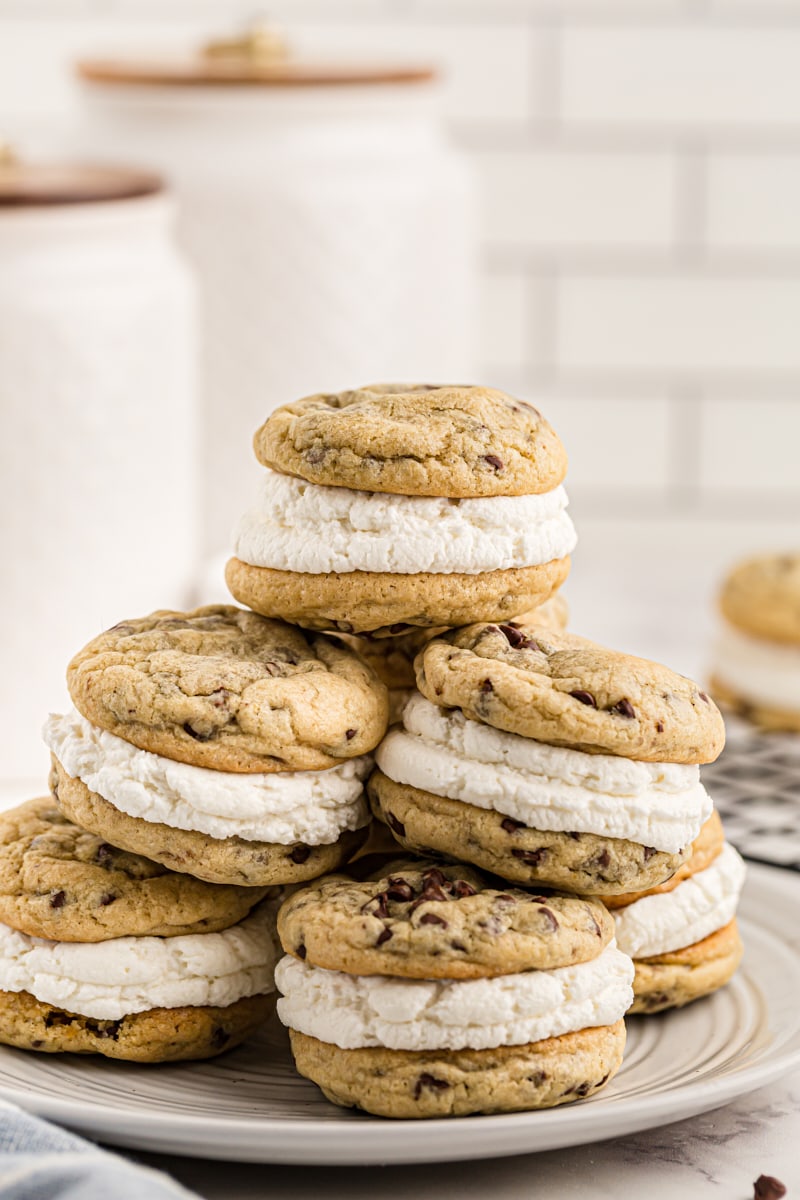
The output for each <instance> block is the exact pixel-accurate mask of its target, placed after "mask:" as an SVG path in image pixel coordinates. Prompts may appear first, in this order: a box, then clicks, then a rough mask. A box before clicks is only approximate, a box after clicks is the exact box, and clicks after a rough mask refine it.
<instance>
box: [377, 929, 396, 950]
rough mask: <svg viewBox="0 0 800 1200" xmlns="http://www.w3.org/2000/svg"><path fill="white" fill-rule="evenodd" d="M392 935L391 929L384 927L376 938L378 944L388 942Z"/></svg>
mask: <svg viewBox="0 0 800 1200" xmlns="http://www.w3.org/2000/svg"><path fill="white" fill-rule="evenodd" d="M391 937H392V931H391V929H382V930H381V932H380V933H379V934H378V936H377V938H376V939H375V945H376V946H382V945H383V943H384V942H388V941H389V940H390V939H391Z"/></svg>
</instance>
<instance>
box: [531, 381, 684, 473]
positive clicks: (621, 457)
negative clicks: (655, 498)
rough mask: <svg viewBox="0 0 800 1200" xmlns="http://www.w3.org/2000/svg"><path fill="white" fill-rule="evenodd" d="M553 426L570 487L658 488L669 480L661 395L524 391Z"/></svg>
mask: <svg viewBox="0 0 800 1200" xmlns="http://www.w3.org/2000/svg"><path fill="white" fill-rule="evenodd" d="M529 398H530V399H531V400H532V402H533V403H534V404H536V405H537V407H539V408H541V410H542V412H543V413H544V415H545V416H546V417H547V419H548V421H549V422H550V423H551V425H552V426H553V428H554V429H555V430H556V431H557V432H558V435H559V437H560V438H561V440H562V441H563V443H564V445H565V446H566V448H567V453H568V455H569V474H568V476H567V484H568V486H569V487H571V488H574V489H575V490H576V492H581V493H582V492H585V491H588V490H592V489H598V490H602V491H608V492H618V493H622V492H626V491H631V490H636V491H637V492H641V491H643V492H647V493H653V492H663V491H664V490H665V489H666V487H667V485H668V483H669V468H670V462H669V443H670V437H669V432H670V405H669V398H668V397H667V396H666V395H658V394H648V393H643V394H642V395H640V396H637V397H630V398H626V399H624V400H601V399H598V398H596V397H592V396H582V397H577V396H575V397H573V396H569V397H564V396H558V397H556V396H553V395H552V394H542V395H537V394H536V392H534V393H533V394H532V395H531V396H530V397H529Z"/></svg>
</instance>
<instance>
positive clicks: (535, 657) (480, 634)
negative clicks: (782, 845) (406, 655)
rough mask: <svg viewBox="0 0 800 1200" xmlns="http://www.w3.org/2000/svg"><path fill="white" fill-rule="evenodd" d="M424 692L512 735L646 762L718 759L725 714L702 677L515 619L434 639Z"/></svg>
mask: <svg viewBox="0 0 800 1200" xmlns="http://www.w3.org/2000/svg"><path fill="white" fill-rule="evenodd" d="M415 670H416V676H417V687H418V688H419V690H420V691H421V692H422V694H423V695H424V696H426V697H427V698H428V699H429V700H431V701H432V702H433V703H434V704H438V705H440V706H441V707H443V708H460V709H461V710H462V711H463V712H464V714H465V715H466V716H468V717H471V718H472V719H473V720H475V721H481V722H483V723H484V724H486V725H493V726H495V728H497V729H503V730H506V731H507V732H509V733H517V734H521V735H522V736H523V737H529V738H534V739H536V740H537V741H541V742H548V743H550V744H551V745H553V746H568V747H571V748H573V749H576V750H583V751H587V752H589V753H601V754H615V755H619V756H622V757H625V758H630V759H634V760H638V761H641V762H673V763H690V764H691V763H705V762H713V761H714V759H715V758H717V756H718V755H719V753H720V751H721V750H722V747H723V745H724V741H725V727H724V724H723V721H722V715H721V714H720V712H719V709H718V708H717V706H716V705H715V704H714V702H713V701H712V700H711V698H710V697H709V696H708V695H707V694H706V693H705V692H702V691H700V690H699V689H698V687H697V685H696V684H695V683H693V682H692V680H690V679H687V678H685V677H684V676H683V675H678V674H676V672H674V671H671V670H670V669H669V668H668V667H664V666H661V664H660V663H654V662H650V661H649V660H647V659H642V658H634V657H633V656H632V655H629V654H622V653H620V652H618V651H615V650H609V649H606V648H605V647H604V646H599V645H597V644H596V643H594V642H590V641H588V640H587V639H585V638H580V637H576V636H575V635H574V634H569V633H558V632H554V631H551V630H542V628H541V627H539V626H536V625H530V624H529V625H524V624H522V623H520V622H519V621H514V622H511V623H508V624H503V625H493V624H490V625H486V624H479V625H471V626H469V627H467V628H466V629H460V630H456V631H455V632H453V633H450V634H447V635H446V636H445V637H442V638H434V639H433V640H432V641H430V642H428V644H427V645H426V646H425V647H424V648H423V649H422V650H421V651H420V653H419V654H418V656H417V658H416V661H415Z"/></svg>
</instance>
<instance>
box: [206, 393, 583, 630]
mask: <svg viewBox="0 0 800 1200" xmlns="http://www.w3.org/2000/svg"><path fill="white" fill-rule="evenodd" d="M254 445H255V451H256V456H257V458H258V459H259V461H260V462H261V463H262V464H263V465H264V466H265V467H266V468H267V470H266V472H265V474H264V477H263V479H262V482H261V493H260V496H259V498H258V500H257V503H256V505H255V506H254V507H253V508H252V509H251V510H250V511H249V512H247V513H246V514H245V515H244V517H243V518H242V520H241V522H240V524H239V528H238V531H237V535H236V545H235V557H234V558H232V559H231V560H230V562H229V563H228V567H227V572H226V575H227V581H228V586H229V587H230V590H231V592H232V593H233V595H234V596H235V597H236V599H237V600H240V601H241V602H242V603H244V604H247V605H248V606H249V607H250V608H252V609H255V611H256V612H260V613H263V614H264V615H265V616H268V617H281V618H282V619H284V620H287V621H292V622H296V623H297V624H299V625H303V626H305V627H306V628H311V629H327V630H337V631H339V632H342V633H349V634H352V633H356V634H362V635H363V634H368V635H370V636H372V637H392V636H395V635H397V634H402V633H407V632H408V631H409V629H410V628H416V627H421V628H423V629H435V628H437V627H445V628H453V627H456V626H459V625H465V624H468V623H470V622H473V621H478V620H486V621H505V620H509V619H511V618H513V617H516V616H517V615H518V614H520V613H524V612H527V611H529V610H530V609H533V608H536V607H538V606H539V605H540V604H542V603H543V602H544V601H545V600H547V599H548V597H549V596H550V595H551V594H552V593H553V592H554V591H555V589H556V588H558V587H559V586H560V584H561V583H563V581H564V579H565V578H566V575H567V572H568V570H569V555H570V553H571V551H572V549H573V548H574V545H575V541H576V537H575V530H574V527H573V525H572V522H571V521H570V519H569V517H568V515H567V512H566V506H567V497H566V493H565V491H564V488H563V486H562V481H563V479H564V475H565V473H566V466H567V460H566V454H565V453H564V448H563V446H562V445H561V442H560V441H559V439H558V437H557V435H556V434H555V433H554V431H553V430H552V429H551V428H550V426H549V425H548V424H547V422H546V421H545V420H544V418H543V417H542V416H541V414H540V413H539V412H538V411H537V410H536V409H535V408H533V407H531V406H530V405H528V404H526V403H524V402H523V401H521V400H516V399H514V398H513V397H511V396H507V395H505V394H504V393H503V392H499V391H494V390H491V389H489V388H479V387H456V386H448V387H432V386H409V385H405V384H398V385H387V384H384V385H379V386H374V387H366V388H360V389H357V390H354V391H348V392H340V393H336V394H321V395H314V396H309V397H307V398H306V399H304V400H299V401H298V402H297V403H296V404H289V405H286V406H284V407H283V408H279V409H277V410H276V411H275V412H274V413H273V414H272V415H271V416H270V417H269V418H268V420H267V421H266V422H265V424H264V425H263V426H262V427H261V428H260V429H259V430H258V431H257V433H256V435H255V440H254Z"/></svg>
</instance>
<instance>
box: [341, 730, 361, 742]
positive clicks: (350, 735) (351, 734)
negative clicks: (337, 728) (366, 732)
mask: <svg viewBox="0 0 800 1200" xmlns="http://www.w3.org/2000/svg"><path fill="white" fill-rule="evenodd" d="M357 733H358V730H357V729H346V730H345V732H344V736H345V738H346V739H347V741H348V742H352V740H353V738H354V737H355V736H356V734H357Z"/></svg>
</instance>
